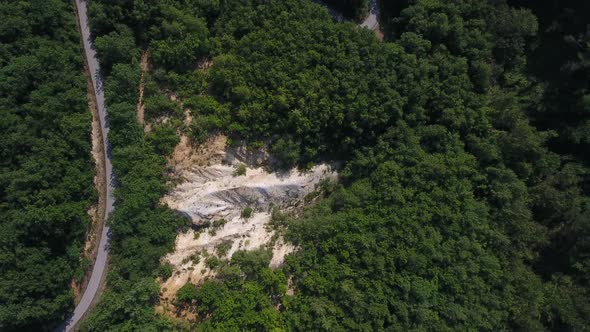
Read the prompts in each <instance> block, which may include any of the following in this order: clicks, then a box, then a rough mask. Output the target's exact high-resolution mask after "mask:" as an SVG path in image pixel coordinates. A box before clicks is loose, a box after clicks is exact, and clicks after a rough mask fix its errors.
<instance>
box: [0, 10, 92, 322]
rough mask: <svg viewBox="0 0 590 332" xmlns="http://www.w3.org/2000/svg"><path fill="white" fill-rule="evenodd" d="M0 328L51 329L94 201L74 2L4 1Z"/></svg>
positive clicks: (69, 300)
mask: <svg viewBox="0 0 590 332" xmlns="http://www.w3.org/2000/svg"><path fill="white" fill-rule="evenodd" d="M0 16H1V17H2V20H1V22H0V113H1V120H0V137H1V139H0V330H1V331H51V330H52V329H53V328H55V327H56V326H57V325H58V324H60V323H61V322H63V320H64V319H65V317H66V314H67V313H68V311H70V310H72V309H73V304H74V303H73V302H74V293H73V291H72V289H71V282H72V280H78V281H79V280H80V279H81V278H82V277H83V275H84V267H85V264H88V262H84V261H81V252H82V249H83V247H84V241H85V239H86V232H87V230H88V229H89V224H90V217H89V215H88V209H89V208H90V206H91V204H93V203H95V202H96V199H97V196H96V193H95V191H94V188H93V183H92V181H93V176H94V162H93V161H92V157H91V154H90V153H91V143H90V140H91V139H90V130H91V113H90V112H89V110H88V100H87V86H86V78H85V77H84V71H83V65H84V62H83V61H84V58H83V56H82V53H81V48H80V36H79V34H78V31H77V29H76V17H75V15H74V7H73V3H71V2H70V1H62V0H48V1H41V0H33V1H3V2H2V3H0Z"/></svg>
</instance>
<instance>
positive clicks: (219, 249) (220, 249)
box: [215, 240, 233, 258]
mask: <svg viewBox="0 0 590 332" xmlns="http://www.w3.org/2000/svg"><path fill="white" fill-rule="evenodd" d="M232 244H233V241H231V240H228V241H224V242H222V243H220V244H218V245H216V246H215V253H216V254H217V256H219V257H220V258H221V257H225V255H227V252H228V251H229V250H230V249H231V246H232Z"/></svg>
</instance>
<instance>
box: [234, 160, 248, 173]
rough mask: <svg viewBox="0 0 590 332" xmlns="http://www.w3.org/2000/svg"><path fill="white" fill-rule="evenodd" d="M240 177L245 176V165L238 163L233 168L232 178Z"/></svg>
mask: <svg viewBox="0 0 590 332" xmlns="http://www.w3.org/2000/svg"><path fill="white" fill-rule="evenodd" d="M242 175H246V165H245V164H242V163H240V164H238V165H236V166H235V170H234V176H242Z"/></svg>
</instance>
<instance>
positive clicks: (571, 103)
mask: <svg viewBox="0 0 590 332" xmlns="http://www.w3.org/2000/svg"><path fill="white" fill-rule="evenodd" d="M512 2H515V5H514V6H510V5H509V3H507V2H506V1H463V0H452V1H442V0H416V1H395V2H388V1H383V2H382V13H381V15H382V18H381V25H382V27H383V29H384V32H385V39H386V41H387V42H384V43H381V42H379V41H378V40H377V39H376V38H375V36H374V34H373V33H372V32H369V31H366V30H363V29H358V28H357V27H355V26H354V25H352V24H336V23H334V22H333V21H332V20H331V19H330V17H329V16H328V14H327V12H326V11H325V10H322V9H321V8H320V7H319V5H317V4H312V3H310V2H308V1H299V0H282V1H261V0H247V1H242V0H229V1H196V2H180V1H154V2H153V3H150V6H145V5H143V3H142V2H126V3H116V4H115V3H110V2H107V1H94V2H93V3H94V4H93V5H92V6H93V12H94V13H96V23H93V26H94V29H96V31H97V32H99V33H98V34H97V35H105V34H109V33H112V32H113V31H122V30H121V29H119V28H117V25H118V24H127V25H128V26H129V27H130V28H131V29H132V30H133V31H134V32H135V39H136V40H137V41H139V42H141V43H142V45H145V46H146V47H148V48H149V49H150V51H151V52H152V57H153V60H154V64H155V66H156V73H157V75H156V74H154V77H155V78H156V81H157V82H158V84H161V85H162V88H166V89H173V90H177V91H176V92H178V95H179V96H180V97H181V99H182V102H183V103H184V106H185V107H186V108H187V109H188V110H190V112H191V115H192V116H193V121H192V123H191V124H190V126H189V133H190V136H191V137H192V139H193V141H195V142H197V143H200V142H204V141H205V140H206V139H207V138H208V137H209V135H211V134H212V133H214V132H217V131H222V132H224V133H226V134H228V135H229V136H230V139H233V141H238V140H245V141H247V142H249V143H250V144H252V142H268V143H269V146H270V149H271V152H272V153H273V155H274V156H275V157H276V158H277V159H278V166H280V167H289V166H292V165H295V164H298V165H308V164H309V163H310V162H316V161H318V160H319V159H326V160H330V159H331V160H341V161H342V162H343V165H344V166H343V169H342V171H341V178H342V185H341V186H338V187H336V186H330V188H329V190H328V192H332V193H331V194H330V196H329V197H328V198H327V199H325V200H323V201H320V202H318V203H317V204H316V205H315V206H314V207H313V208H311V209H309V210H308V211H306V212H305V213H304V216H303V218H301V220H290V219H289V218H287V217H285V216H278V215H277V216H276V218H275V219H276V221H277V222H276V223H277V224H278V225H279V226H280V225H284V224H288V228H286V230H284V232H283V233H285V234H286V236H287V237H288V239H289V240H290V241H291V242H294V243H295V244H296V245H297V246H298V248H299V250H298V251H297V252H296V253H295V254H293V255H291V256H289V257H287V263H286V266H285V268H284V269H278V270H276V271H272V270H270V269H269V268H268V265H269V262H270V258H271V253H270V252H269V251H265V250H260V251H254V252H242V251H238V252H236V253H235V254H234V255H233V257H232V258H231V261H230V262H229V264H227V262H226V261H223V262H220V261H219V259H218V258H216V257H214V256H208V257H206V264H207V265H208V266H209V267H210V268H215V269H216V271H217V273H218V274H217V278H215V279H213V280H208V281H206V282H205V283H204V284H203V285H202V286H200V287H197V289H196V295H194V294H191V296H189V297H187V298H190V299H191V301H190V303H187V306H189V309H191V310H193V311H194V312H196V313H197V315H198V317H199V326H198V327H197V328H198V329H201V330H220V331H226V330H230V331H231V330H272V329H279V330H280V329H284V330H302V331H316V330H324V331H349V330H350V331H373V330H435V331H439V330H442V331H452V330H530V331H537V330H544V329H550V330H584V329H585V328H586V326H585V324H586V322H587V321H588V317H589V315H590V304H589V301H588V298H589V296H588V295H589V288H588V287H589V284H588V282H589V280H588V275H590V273H589V272H590V271H589V268H588V267H589V266H590V263H588V257H589V254H588V253H589V250H590V248H589V247H588V245H587V243H588V236H589V234H590V227H589V225H588V220H590V215H589V213H590V212H589V211H590V209H589V208H588V206H590V202H589V199H588V196H587V182H588V181H587V174H588V169H587V164H585V163H586V162H587V156H586V154H584V152H585V151H586V150H587V149H585V147H586V145H587V144H586V143H588V142H590V139H586V137H587V136H588V135H587V133H588V132H590V131H588V130H587V127H588V126H587V124H588V121H587V114H586V113H587V112H586V113H584V112H583V110H586V109H587V108H588V107H587V106H588V102H587V101H588V100H587V99H588V98H587V95H588V93H587V79H585V78H586V77H587V76H588V75H585V74H586V73H587V69H588V68H589V67H588V66H587V63H588V61H587V56H586V55H587V52H586V51H587V47H586V46H587V38H586V37H587V36H586V35H585V34H584V33H583V31H585V30H583V29H585V23H583V22H584V20H583V19H582V18H581V17H582V16H583V14H582V13H586V12H587V10H586V11H584V10H577V13H567V11H565V10H564V11H563V12H564V13H566V14H563V15H561V16H559V17H557V18H555V17H554V16H552V15H553V12H554V11H555V10H554V9H555V8H553V9H552V10H550V11H549V14H544V15H541V16H539V19H538V20H537V18H535V15H534V14H538V13H543V12H544V11H543V10H540V9H539V8H545V9H546V8H550V7H551V6H554V5H550V4H547V3H544V2H532V1H526V0H519V1H510V4H512ZM340 3H344V5H347V6H353V7H351V8H362V7H363V6H364V4H366V2H365V1H354V2H352V1H350V2H348V1H347V2H340ZM523 4H524V5H526V6H524V5H523ZM584 6H585V5H576V8H578V9H584ZM528 8H532V10H531V9H528ZM533 13H534V14H533ZM544 16H547V17H544ZM569 18H573V19H572V20H571V23H569ZM554 21H555V24H557V25H556V27H560V28H563V30H560V29H549V26H551V25H552V24H553V22H554ZM538 31H541V35H540V37H535V34H537V33H538ZM560 31H563V32H564V33H563V34H562V33H561V32H560ZM534 38H539V39H538V40H537V41H535V42H533V41H534ZM547 40H549V41H551V42H550V43H547ZM539 42H540V43H541V44H538V43H539ZM535 44H537V45H541V46H540V49H541V50H544V51H543V52H541V54H543V53H544V54H550V53H551V52H549V51H548V50H551V46H553V45H557V46H559V47H555V48H554V49H560V50H561V49H564V50H567V51H566V52H561V53H563V54H562V55H560V56H559V57H557V58H558V59H557V60H559V61H553V60H555V59H554V58H553V57H550V56H544V57H543V56H541V57H539V56H538V54H537V53H538V52H536V51H535V52H532V51H531V46H533V45H535ZM566 46H567V47H566ZM553 53H554V52H553ZM203 58H213V66H212V67H211V69H208V70H202V71H201V70H198V71H195V69H196V68H197V62H199V60H203ZM539 59H540V60H539ZM539 64H543V65H544V66H540V65H539ZM31 66H32V67H38V65H37V64H32V65H31ZM536 66H538V67H540V68H542V69H544V68H545V67H546V68H549V69H550V70H548V73H547V75H541V74H540V73H542V72H543V70H535V67H536ZM27 68H28V67H27V66H26V65H22V66H21V67H19V69H18V70H20V72H23V73H24V72H27ZM529 70H535V72H536V76H535V77H531V76H530V75H531V72H530V71H529ZM195 73H199V74H195ZM136 77H137V71H136V69H135V68H134V66H130V65H128V64H127V65H123V64H118V65H114V66H113V75H112V77H111V79H110V80H111V81H110V89H112V91H113V92H115V91H116V92H117V94H118V96H121V98H119V97H118V96H116V95H115V94H114V93H112V94H110V95H109V96H111V97H109V98H111V99H112V100H110V103H111V104H112V105H113V106H114V107H116V108H117V109H116V111H117V112H115V114H116V115H115V117H116V119H122V120H124V119H126V117H127V118H128V119H131V118H132V107H130V105H135V101H136V99H137V96H136V91H137V89H136V87H135V86H133V84H136V83H134V82H137V80H136ZM542 80H546V81H542ZM539 82H541V83H539ZM564 82H565V83H564ZM23 86H25V87H26V84H25V85H23ZM129 86H133V89H128V88H127V87H129ZM22 89H23V87H22V86H18V85H16V87H15V90H14V91H16V93H17V94H18V93H19V92H18V91H21V90H22ZM107 89H109V84H108V85H107ZM155 90H158V89H155ZM107 92H108V90H107ZM156 92H157V91H156ZM148 95H149V96H154V95H156V94H155V93H154V94H148ZM205 95H207V96H205ZM149 96H148V98H149ZM111 104H109V105H111ZM119 104H121V105H119ZM562 105H566V106H565V107H562ZM113 106H110V107H113ZM179 114H180V113H179ZM134 123H135V122H133V121H116V124H117V125H116V126H114V127H117V128H118V129H115V130H114V131H115V133H113V134H112V135H113V139H114V140H116V141H118V142H119V143H118V144H121V145H120V147H119V150H117V149H115V150H114V154H115V156H116V157H117V158H116V164H115V168H116V169H117V170H118V172H120V173H121V174H122V176H120V179H121V180H120V181H121V189H120V190H119V192H118V197H119V199H120V203H119V204H120V205H119V206H118V207H117V212H116V215H115V216H114V217H113V226H114V231H115V233H114V234H115V238H116V241H117V242H115V248H116V250H115V252H116V254H115V256H114V257H115V266H117V269H116V270H115V271H114V273H113V274H114V275H115V277H112V279H113V281H111V283H112V284H113V285H118V284H119V283H120V284H121V287H119V288H116V290H113V293H110V294H117V295H118V296H119V297H120V298H119V299H117V300H115V299H113V301H114V302H115V301H118V302H119V303H121V301H123V300H128V301H129V303H125V305H126V306H127V307H122V306H119V307H117V306H114V305H111V304H110V303H107V304H103V305H102V306H99V308H98V310H97V313H96V314H95V316H93V318H92V320H91V323H90V324H89V325H88V326H89V329H90V330H108V329H115V330H116V329H139V330H142V329H148V328H147V326H150V328H152V329H157V330H166V329H169V328H170V327H169V325H166V324H168V322H167V321H166V320H163V319H161V318H158V317H157V316H154V314H153V309H152V308H151V307H150V306H151V305H153V304H154V303H153V299H152V298H151V297H149V296H143V297H141V300H140V301H135V302H133V301H132V298H131V297H130V295H129V294H131V293H130V290H131V289H134V287H131V286H136V285H135V284H128V283H131V282H136V281H137V280H141V272H142V271H151V270H154V269H156V268H157V262H158V257H160V256H161V255H163V253H164V252H166V250H168V249H170V248H171V243H172V239H173V234H174V233H173V229H174V227H175V226H177V225H178V223H175V221H174V219H172V218H169V217H168V213H169V212H167V210H165V209H163V208H160V207H158V206H157V202H158V198H159V197H160V195H161V194H162V193H163V191H164V190H165V186H164V181H163V179H162V177H161V175H162V173H163V165H164V160H165V158H163V157H164V156H163V155H161V154H163V153H166V152H167V151H169V150H170V149H169V147H170V146H171V144H172V142H173V139H172V138H171V131H170V130H168V131H167V132H166V135H163V137H162V139H160V140H150V139H148V140H143V138H144V137H143V134H142V133H141V131H139V132H138V131H137V130H136V129H135V126H136V125H135V124H134ZM125 125H127V126H129V127H128V128H126V130H123V128H125V127H124V126H125ZM535 126H539V127H538V128H537V127H535ZM117 135H120V136H117ZM156 146H160V147H158V148H156ZM158 154H160V155H158ZM126 188H131V189H126ZM245 210H246V209H245ZM245 210H244V211H245ZM154 211H156V212H154ZM154 213H155V214H157V215H156V216H154ZM156 219H157V220H158V223H156V222H155V220H156ZM146 221H147V222H146ZM216 228H217V227H214V228H212V229H211V230H210V231H211V232H215V229H216ZM288 278H291V280H292V283H293V286H294V289H295V295H294V296H289V297H287V296H285V292H286V284H287V279H288ZM115 292H118V293H115ZM144 293H146V294H149V292H147V290H144ZM193 295H194V296H193ZM110 296H111V295H110ZM112 296H113V297H114V295H112ZM109 299H110V298H109ZM275 308H279V310H278V311H277V310H276V309H275ZM106 317H115V318H114V319H112V320H111V321H109V322H108V323H107V320H106ZM93 324H95V325H93Z"/></svg>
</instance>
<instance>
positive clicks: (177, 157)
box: [168, 112, 227, 176]
mask: <svg viewBox="0 0 590 332" xmlns="http://www.w3.org/2000/svg"><path fill="white" fill-rule="evenodd" d="M187 113H188V112H187ZM187 118H188V119H189V120H185V121H188V123H189V124H190V115H187ZM226 143H227V137H225V136H224V135H216V136H213V137H211V138H209V139H208V140H207V141H206V142H205V143H204V144H201V145H199V146H194V144H193V143H192V142H191V140H190V138H189V137H188V136H186V135H185V134H181V136H180V143H178V145H177V146H176V148H174V151H173V152H172V156H171V157H170V159H169V161H168V167H169V169H171V171H172V172H173V174H171V175H176V176H182V175H183V174H184V173H186V172H190V170H191V169H192V168H193V167H201V166H207V165H212V164H219V163H221V162H222V161H223V159H224V158H225V147H226Z"/></svg>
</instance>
